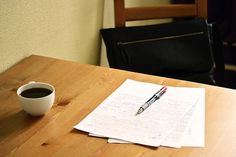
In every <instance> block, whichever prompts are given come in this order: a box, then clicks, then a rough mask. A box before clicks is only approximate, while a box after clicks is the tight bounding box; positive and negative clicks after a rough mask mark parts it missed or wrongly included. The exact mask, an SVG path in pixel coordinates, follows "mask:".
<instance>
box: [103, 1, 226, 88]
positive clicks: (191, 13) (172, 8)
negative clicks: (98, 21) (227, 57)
mask: <svg viewBox="0 0 236 157" xmlns="http://www.w3.org/2000/svg"><path fill="white" fill-rule="evenodd" d="M114 11H115V14H114V15H115V27H116V28H117V30H116V29H115V30H114V29H111V30H109V29H107V30H102V31H101V32H102V35H103V38H104V39H105V44H106V47H107V50H108V49H109V50H111V51H114V52H112V53H111V52H110V53H109V54H108V55H107V56H108V60H109V64H110V66H111V67H113V68H121V69H125V70H130V69H129V68H126V67H125V66H123V65H122V66H116V65H115V64H113V63H114V62H113V59H114V58H115V57H116V55H115V54H116V53H117V51H116V50H115V49H117V48H118V47H117V45H116V44H114V43H115V42H116V40H117V39H115V38H117V37H115V34H116V33H117V31H118V34H119V31H121V32H123V31H124V30H122V29H123V28H125V27H126V22H129V21H138V20H151V19H163V18H203V19H207V0H195V2H194V3H193V4H160V5H158V6H150V7H148V6H146V7H129V8H127V7H126V6H125V0H114ZM125 31H126V30H125ZM136 31H137V30H136ZM118 36H119V37H118V38H120V37H121V36H122V33H121V35H118ZM134 36H136V34H135V35H134ZM113 37H114V38H113ZM111 38H113V39H111ZM121 38H123V37H121ZM118 40H120V39H118ZM122 40H126V39H124V38H123V39H122ZM127 40H128V39H127ZM200 51H201V50H200ZM209 51H210V48H209ZM209 51H208V50H206V49H205V50H204V52H206V53H207V54H208V57H209V53H210V52H209ZM198 52H199V51H198ZM202 52H203V51H202ZM194 53H195V52H194ZM195 54H196V53H195ZM118 55H119V52H118ZM193 56H194V55H193ZM218 56H219V55H218ZM117 57H118V58H119V57H122V56H117ZM126 57H127V56H126ZM149 57H150V56H149ZM214 57H215V56H214ZM192 59H194V58H192ZM192 59H191V60H192ZM221 59H222V58H221ZM207 61H209V60H207V59H206V60H205V62H207ZM112 64H113V65H112ZM121 64H123V63H121ZM210 64H211V63H210V61H209V65H210ZM151 68H153V67H151ZM131 71H132V69H131ZM133 71H136V70H133ZM137 71H138V72H139V70H137ZM144 71H145V70H144ZM167 72H168V71H167ZM144 73H145V72H144ZM147 73H149V72H147ZM149 74H153V73H149ZM157 75H158V74H157ZM174 75H175V74H174ZM174 75H173V78H180V79H186V80H192V81H196V82H202V83H208V84H212V83H211V80H210V81H201V79H199V80H200V81H198V78H196V79H195V78H194V79H192V78H189V79H188V78H184V77H175V76H174ZM204 75H205V74H204ZM164 76H165V75H164ZM166 76H167V77H172V76H171V75H170V76H168V75H166ZM202 80H203V79H202Z"/></svg>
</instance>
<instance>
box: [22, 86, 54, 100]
mask: <svg viewBox="0 0 236 157" xmlns="http://www.w3.org/2000/svg"><path fill="white" fill-rule="evenodd" d="M51 93H52V91H51V90H49V89H46V88H30V89H27V90H24V91H23V92H22V93H21V94H20V95H21V96H23V97H26V98H40V97H44V96H47V95H49V94H51Z"/></svg>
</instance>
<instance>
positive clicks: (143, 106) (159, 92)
mask: <svg viewBox="0 0 236 157" xmlns="http://www.w3.org/2000/svg"><path fill="white" fill-rule="evenodd" d="M166 90H167V88H166V86H164V87H162V88H161V89H160V90H159V91H157V92H156V93H155V94H154V95H153V96H152V97H151V98H150V99H148V101H146V102H145V103H144V104H143V105H142V106H141V107H140V108H139V109H138V112H137V113H136V115H138V114H140V113H142V112H143V111H144V110H146V109H147V108H148V107H149V106H150V105H151V104H153V103H154V102H155V101H156V100H158V99H159V98H160V97H161V96H162V95H163V94H164V93H165V92H166Z"/></svg>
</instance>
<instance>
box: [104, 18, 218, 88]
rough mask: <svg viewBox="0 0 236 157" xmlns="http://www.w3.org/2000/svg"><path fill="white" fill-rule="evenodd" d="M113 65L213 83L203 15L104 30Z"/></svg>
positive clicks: (211, 58) (207, 37)
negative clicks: (188, 18) (162, 22)
mask: <svg viewBox="0 0 236 157" xmlns="http://www.w3.org/2000/svg"><path fill="white" fill-rule="evenodd" d="M101 34H102V37H103V39H104V42H105V45H106V48H107V57H108V61H109V65H110V67H112V68H118V69H124V70H129V71H135V72H141V73H146V74H152V75H158V76H166V77H172V78H178V79H184V80H190V81H195V82H201V83H207V84H214V80H213V79H212V70H213V65H214V61H213V57H212V52H211V45H210V41H209V32H208V25H207V23H206V21H205V20H204V19H194V20H189V21H181V22H173V23H165V24H157V25H149V26H136V27H124V28H109V29H102V30H101Z"/></svg>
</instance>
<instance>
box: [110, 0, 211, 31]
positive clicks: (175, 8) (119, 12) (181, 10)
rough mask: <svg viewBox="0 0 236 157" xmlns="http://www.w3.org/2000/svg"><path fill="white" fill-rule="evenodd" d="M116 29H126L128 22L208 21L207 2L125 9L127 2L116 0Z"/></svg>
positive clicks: (196, 0) (196, 1)
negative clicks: (197, 18)
mask: <svg viewBox="0 0 236 157" xmlns="http://www.w3.org/2000/svg"><path fill="white" fill-rule="evenodd" d="M114 10H115V27H125V22H126V21H136V20H148V19H160V18H180V17H201V18H205V19H207V0H195V3H194V4H165V5H158V6H152V7H132V8H126V7H125V0H114Z"/></svg>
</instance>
